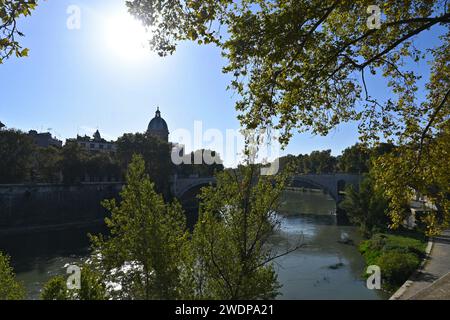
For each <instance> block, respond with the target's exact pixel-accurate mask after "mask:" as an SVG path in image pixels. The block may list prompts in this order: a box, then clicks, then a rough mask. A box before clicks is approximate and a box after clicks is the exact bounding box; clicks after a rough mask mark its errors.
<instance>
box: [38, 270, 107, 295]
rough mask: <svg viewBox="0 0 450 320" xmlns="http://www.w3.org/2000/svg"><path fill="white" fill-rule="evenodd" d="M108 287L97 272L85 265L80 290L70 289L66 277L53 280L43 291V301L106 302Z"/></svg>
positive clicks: (81, 275) (81, 274) (81, 271)
mask: <svg viewBox="0 0 450 320" xmlns="http://www.w3.org/2000/svg"><path fill="white" fill-rule="evenodd" d="M107 298H108V294H107V290H106V285H105V283H104V282H103V279H102V278H101V274H99V273H98V272H97V271H96V270H94V269H93V268H91V266H90V265H89V264H88V263H85V264H84V265H83V266H82V268H81V269H80V289H68V287H67V279H66V278H65V277H64V276H56V277H53V278H51V279H50V280H49V281H48V282H47V283H46V284H45V285H44V288H43V289H42V292H41V299H42V300H105V299H107Z"/></svg>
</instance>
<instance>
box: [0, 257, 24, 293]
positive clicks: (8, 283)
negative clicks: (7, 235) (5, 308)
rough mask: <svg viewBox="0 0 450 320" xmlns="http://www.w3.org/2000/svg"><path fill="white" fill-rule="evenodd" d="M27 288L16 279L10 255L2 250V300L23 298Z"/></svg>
mask: <svg viewBox="0 0 450 320" xmlns="http://www.w3.org/2000/svg"><path fill="white" fill-rule="evenodd" d="M24 298H25V288H24V286H23V285H22V283H20V282H18V281H17V280H16V276H15V274H14V271H13V268H12V267H11V265H10V260H9V256H7V255H4V254H3V253H1V252H0V300H22V299H24Z"/></svg>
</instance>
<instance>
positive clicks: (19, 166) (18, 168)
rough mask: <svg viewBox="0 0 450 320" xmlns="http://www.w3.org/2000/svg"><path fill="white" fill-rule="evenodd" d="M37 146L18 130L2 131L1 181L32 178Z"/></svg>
mask: <svg viewBox="0 0 450 320" xmlns="http://www.w3.org/2000/svg"><path fill="white" fill-rule="evenodd" d="M34 151H35V146H34V144H33V141H32V140H31V139H30V137H28V136H27V135H26V134H24V133H22V132H20V131H17V130H1V131H0V183H20V182H23V181H26V180H29V179H30V178H31V168H32V163H33V153H34Z"/></svg>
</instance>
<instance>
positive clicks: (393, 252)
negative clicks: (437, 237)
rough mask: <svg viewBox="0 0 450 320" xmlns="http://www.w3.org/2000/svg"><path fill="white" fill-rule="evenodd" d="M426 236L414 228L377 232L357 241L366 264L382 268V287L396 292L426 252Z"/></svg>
mask: <svg viewBox="0 0 450 320" xmlns="http://www.w3.org/2000/svg"><path fill="white" fill-rule="evenodd" d="M426 247H427V242H426V238H425V237H424V236H423V235H422V234H420V233H416V232H399V233H395V234H393V233H378V234H375V235H373V236H372V238H370V239H369V240H365V241H363V242H362V243H361V244H360V245H359V251H360V252H361V254H362V255H363V257H364V259H365V261H366V264H367V265H377V266H379V267H380V269H381V277H382V288H383V290H384V291H387V292H390V293H393V292H395V291H396V290H397V289H398V288H399V287H400V286H401V285H402V284H403V283H405V281H407V280H408V278H409V277H410V276H411V275H412V274H413V273H414V272H415V270H417V268H419V266H420V263H421V261H422V260H423V259H424V258H425V256H426Z"/></svg>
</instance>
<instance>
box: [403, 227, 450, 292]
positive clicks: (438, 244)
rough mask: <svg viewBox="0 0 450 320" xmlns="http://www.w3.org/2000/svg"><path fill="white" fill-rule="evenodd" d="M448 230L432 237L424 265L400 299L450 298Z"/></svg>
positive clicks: (449, 239)
mask: <svg viewBox="0 0 450 320" xmlns="http://www.w3.org/2000/svg"><path fill="white" fill-rule="evenodd" d="M449 272H450V230H447V231H445V232H443V234H442V235H441V236H439V237H436V238H434V244H433V248H432V249H431V253H430V256H429V258H428V260H427V262H426V263H425V266H424V267H423V268H422V270H421V271H420V272H418V273H417V274H416V275H415V276H413V278H412V279H411V280H412V282H410V283H409V284H410V285H409V286H408V287H407V288H406V290H405V291H404V292H403V294H401V296H400V297H398V299H400V300H409V299H411V300H427V299H445V300H450V273H449Z"/></svg>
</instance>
